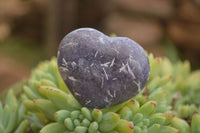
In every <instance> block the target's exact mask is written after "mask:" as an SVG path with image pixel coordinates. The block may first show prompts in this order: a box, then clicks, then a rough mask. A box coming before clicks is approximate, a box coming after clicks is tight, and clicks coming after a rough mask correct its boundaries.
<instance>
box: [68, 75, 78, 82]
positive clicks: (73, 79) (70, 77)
mask: <svg viewBox="0 0 200 133" xmlns="http://www.w3.org/2000/svg"><path fill="white" fill-rule="evenodd" d="M68 79H69V80H72V81H78V80H77V79H75V78H74V77H72V76H69V77H68Z"/></svg>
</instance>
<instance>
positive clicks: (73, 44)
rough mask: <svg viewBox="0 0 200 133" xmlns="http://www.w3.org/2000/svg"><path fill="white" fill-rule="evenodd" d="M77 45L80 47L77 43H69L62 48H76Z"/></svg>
mask: <svg viewBox="0 0 200 133" xmlns="http://www.w3.org/2000/svg"><path fill="white" fill-rule="evenodd" d="M76 45H78V43H77V42H69V43H66V44H64V45H63V46H62V48H64V47H66V46H69V47H74V46H76Z"/></svg>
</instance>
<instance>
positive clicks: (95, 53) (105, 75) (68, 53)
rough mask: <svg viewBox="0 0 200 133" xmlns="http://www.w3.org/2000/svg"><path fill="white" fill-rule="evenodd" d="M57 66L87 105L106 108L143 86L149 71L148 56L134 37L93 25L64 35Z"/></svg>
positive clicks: (131, 94)
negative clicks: (113, 34)
mask: <svg viewBox="0 0 200 133" xmlns="http://www.w3.org/2000/svg"><path fill="white" fill-rule="evenodd" d="M58 68H59V72H60V74H61V76H62V78H63V80H64V82H65V83H66V85H67V86H68V88H69V90H70V91H71V93H72V94H73V95H74V97H75V98H76V99H77V100H78V101H79V103H80V104H82V105H83V106H85V107H88V108H106V107H110V106H113V105H116V104H119V103H122V102H124V101H126V100H128V99H130V98H132V97H133V96H135V95H136V94H138V93H139V92H140V91H141V90H142V89H143V87H144V86H145V84H146V83H147V80H148V78H149V71H150V70H149V69H150V68H149V60H148V56H147V54H146V52H145V51H144V49H143V48H142V47H141V46H140V45H139V44H137V43H136V42H135V41H133V40H131V39H129V38H127V37H109V36H106V35H104V34H103V33H101V32H99V31H97V30H95V29H92V28H80V29H77V30H75V31H72V32H71V33H69V34H67V35H66V36H65V37H64V39H63V40H62V41H61V43H60V47H59V51H58Z"/></svg>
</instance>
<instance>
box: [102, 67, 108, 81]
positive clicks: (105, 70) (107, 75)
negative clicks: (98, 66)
mask: <svg viewBox="0 0 200 133" xmlns="http://www.w3.org/2000/svg"><path fill="white" fill-rule="evenodd" d="M103 71H104V74H105V76H106V79H107V80H108V74H107V73H106V70H105V68H103Z"/></svg>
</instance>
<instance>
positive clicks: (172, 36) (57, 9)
mask: <svg viewBox="0 0 200 133" xmlns="http://www.w3.org/2000/svg"><path fill="white" fill-rule="evenodd" d="M80 27H92V28H96V29H98V30H100V31H102V32H104V33H105V34H107V35H109V34H112V33H115V34H116V35H118V36H127V37H130V38H132V39H134V40H135V41H137V42H138V43H139V44H141V45H142V46H143V47H144V48H145V49H146V50H147V51H148V52H152V53H154V55H155V56H168V57H169V58H170V59H171V61H172V62H176V61H177V60H179V59H181V60H185V59H187V60H190V61H191V64H192V68H193V69H196V68H199V66H200V0H162V1H160V0H148V1H146V0H139V1H138V0H110V1H107V0H101V1H100V0H43V1H40V0H27V1H24V0H0V61H1V63H0V79H1V80H0V90H2V89H5V88H8V87H9V86H10V85H12V84H14V83H16V82H18V81H20V80H22V79H25V78H26V77H28V76H29V73H30V69H31V68H32V67H34V66H35V65H36V64H37V63H38V62H39V61H41V60H44V59H49V58H50V57H52V56H56V51H57V48H58V45H59V42H60V41H61V39H62V38H63V37H64V36H65V35H66V34H67V33H69V32H70V31H72V30H74V29H76V28H80Z"/></svg>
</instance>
